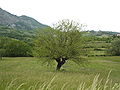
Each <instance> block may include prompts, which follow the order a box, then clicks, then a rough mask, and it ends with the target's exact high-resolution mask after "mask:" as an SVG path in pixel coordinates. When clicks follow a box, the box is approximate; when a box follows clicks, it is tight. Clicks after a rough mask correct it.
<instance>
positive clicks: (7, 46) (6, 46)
mask: <svg viewBox="0 0 120 90" xmlns="http://www.w3.org/2000/svg"><path fill="white" fill-rule="evenodd" d="M30 55H31V47H30V46H29V45H28V44H27V43H25V42H23V41H19V40H16V39H12V38H8V37H0V57H1V59H2V57H3V56H9V57H11V56H12V57H17V56H30Z"/></svg>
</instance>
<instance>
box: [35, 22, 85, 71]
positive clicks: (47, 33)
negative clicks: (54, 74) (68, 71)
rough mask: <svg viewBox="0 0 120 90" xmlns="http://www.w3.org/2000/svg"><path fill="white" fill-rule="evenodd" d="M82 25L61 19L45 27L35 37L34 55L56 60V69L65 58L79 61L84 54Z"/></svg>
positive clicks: (58, 68)
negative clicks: (52, 25) (49, 26)
mask: <svg viewBox="0 0 120 90" xmlns="http://www.w3.org/2000/svg"><path fill="white" fill-rule="evenodd" d="M81 28H82V26H81V25H79V24H78V23H76V22H74V21H69V20H62V21H60V22H58V23H57V24H55V25H54V27H53V28H46V29H45V30H43V31H42V32H39V34H38V35H37V37H36V41H35V55H36V56H38V57H47V58H50V59H51V60H55V61H56V62H57V67H56V69H57V70H60V68H61V66H62V65H63V64H64V63H65V62H66V61H67V60H74V61H75V62H81V61H82V60H83V59H82V56H84V55H85V54H86V49H85V48H84V47H83V46H84V45H85V40H84V38H83V36H82V32H81Z"/></svg>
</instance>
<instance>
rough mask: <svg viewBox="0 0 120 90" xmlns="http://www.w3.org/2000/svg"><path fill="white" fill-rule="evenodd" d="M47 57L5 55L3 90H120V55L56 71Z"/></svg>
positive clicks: (0, 75)
mask: <svg viewBox="0 0 120 90" xmlns="http://www.w3.org/2000/svg"><path fill="white" fill-rule="evenodd" d="M44 60H45V58H40V59H39V58H34V57H4V58H3V60H0V90H120V57H118V56H106V57H103V56H99V57H88V61H89V62H88V64H86V65H84V66H83V65H79V66H78V65H77V64H75V63H74V62H72V61H69V62H67V63H66V64H65V65H63V67H62V70H61V71H56V70H55V67H56V62H51V64H48V63H43V61H44Z"/></svg>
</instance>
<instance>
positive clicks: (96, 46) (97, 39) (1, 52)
mask: <svg viewBox="0 0 120 90" xmlns="http://www.w3.org/2000/svg"><path fill="white" fill-rule="evenodd" d="M42 30H46V29H38V30H15V29H12V28H9V27H6V26H0V57H6V56H7V57H26V56H33V53H32V52H33V47H34V40H35V39H36V34H37V32H38V31H39V32H40V31H41V32H42ZM99 32H101V33H102V34H103V33H104V35H105V33H106V35H107V36H102V34H101V36H99V35H91V33H92V34H93V33H95V31H89V33H88V31H86V32H84V33H83V36H84V38H86V40H87V42H88V44H87V45H86V46H84V47H85V48H87V49H89V50H91V51H106V53H108V52H109V53H110V54H111V55H120V48H117V47H120V43H119V41H120V40H119V37H118V36H115V35H116V33H115V32H114V33H112V32H103V31H99ZM96 33H97V32H96ZM116 45H117V46H116ZM115 46H116V47H115ZM96 53H97V52H96ZM93 54H94V53H93Z"/></svg>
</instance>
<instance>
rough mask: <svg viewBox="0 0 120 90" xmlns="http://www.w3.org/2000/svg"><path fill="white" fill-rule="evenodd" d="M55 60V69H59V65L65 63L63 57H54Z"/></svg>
mask: <svg viewBox="0 0 120 90" xmlns="http://www.w3.org/2000/svg"><path fill="white" fill-rule="evenodd" d="M56 61H57V63H58V64H57V67H56V70H58V71H59V70H60V68H61V66H62V65H63V64H64V63H65V59H64V58H57V59H56Z"/></svg>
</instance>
